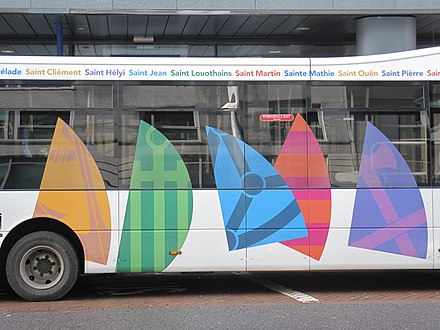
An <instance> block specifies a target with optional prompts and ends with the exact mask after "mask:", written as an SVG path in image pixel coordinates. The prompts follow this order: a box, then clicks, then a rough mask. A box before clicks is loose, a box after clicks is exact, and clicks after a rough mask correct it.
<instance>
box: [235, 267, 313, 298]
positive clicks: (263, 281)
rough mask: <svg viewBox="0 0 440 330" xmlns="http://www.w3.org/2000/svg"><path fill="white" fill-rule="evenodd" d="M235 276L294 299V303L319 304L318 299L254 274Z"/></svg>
mask: <svg viewBox="0 0 440 330" xmlns="http://www.w3.org/2000/svg"><path fill="white" fill-rule="evenodd" d="M235 274H237V275H239V276H242V277H244V278H246V279H248V280H250V281H252V282H254V283H257V284H259V285H262V286H264V287H266V288H268V289H270V290H272V291H275V292H279V293H281V294H283V295H285V296H287V297H290V298H292V299H295V300H296V301H299V302H302V303H311V302H319V299H316V298H314V297H312V296H310V295H308V294H306V293H303V292H299V291H296V290H292V289H289V288H286V287H285V286H282V285H280V284H277V283H274V282H272V281H269V280H266V279H265V278H263V277H261V276H258V275H256V274H251V273H235Z"/></svg>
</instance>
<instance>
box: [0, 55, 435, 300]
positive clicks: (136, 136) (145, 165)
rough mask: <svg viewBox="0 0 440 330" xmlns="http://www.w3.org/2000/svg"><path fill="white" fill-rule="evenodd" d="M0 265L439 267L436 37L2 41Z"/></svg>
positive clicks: (32, 274) (38, 281)
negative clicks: (150, 51) (233, 46)
mask: <svg viewBox="0 0 440 330" xmlns="http://www.w3.org/2000/svg"><path fill="white" fill-rule="evenodd" d="M0 78H1V81H0V270H1V273H2V276H5V277H6V278H7V280H8V282H9V284H10V286H11V287H12V288H13V290H14V291H15V292H16V293H17V294H18V295H19V296H21V297H22V298H24V299H27V300H32V301H41V300H54V299H59V298H61V297H62V296H64V295H65V294H66V293H67V292H68V291H69V290H70V289H71V288H72V286H73V285H74V283H75V281H76V279H77V277H78V276H79V275H81V274H90V273H110V272H121V273H122V272H187V271H188V272H195V271H197V272H198V271H200V272H202V271H303V270H343V269H436V268H440V252H439V248H440V229H439V228H440V203H436V202H435V201H436V200H440V189H437V186H439V184H440V131H439V129H440V49H439V48H430V49H423V50H415V51H409V52H403V53H395V54H387V55H375V56H366V57H345V58H88V57H13V56H12V57H11V56H1V57H0Z"/></svg>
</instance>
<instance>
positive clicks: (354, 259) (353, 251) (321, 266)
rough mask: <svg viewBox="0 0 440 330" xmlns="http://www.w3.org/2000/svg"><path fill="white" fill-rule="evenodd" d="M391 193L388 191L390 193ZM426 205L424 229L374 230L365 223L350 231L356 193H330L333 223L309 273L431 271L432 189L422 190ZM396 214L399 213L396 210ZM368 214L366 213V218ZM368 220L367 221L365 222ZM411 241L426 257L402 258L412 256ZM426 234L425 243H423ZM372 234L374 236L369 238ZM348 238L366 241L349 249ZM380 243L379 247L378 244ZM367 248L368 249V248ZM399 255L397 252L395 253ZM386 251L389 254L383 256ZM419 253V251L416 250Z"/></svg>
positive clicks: (336, 191) (379, 228)
mask: <svg viewBox="0 0 440 330" xmlns="http://www.w3.org/2000/svg"><path fill="white" fill-rule="evenodd" d="M390 190H391V189H390ZM421 195H422V198H423V202H424V205H425V213H426V219H427V228H426V227H424V226H423V225H422V226H420V227H418V228H411V227H410V226H406V225H404V226H395V227H393V226H392V225H391V226H388V227H385V226H384V227H377V226H375V225H373V224H370V225H369V224H368V223H366V224H365V225H363V226H362V227H357V228H352V216H353V208H354V203H355V196H356V190H355V189H349V190H348V189H347V190H333V191H332V200H333V208H332V221H331V228H330V232H329V237H328V241H327V245H326V248H325V249H324V254H323V256H322V258H321V260H320V261H319V262H317V261H315V260H311V264H310V268H311V269H312V270H327V269H328V270H333V269H334V270H337V269H430V268H432V267H433V254H432V246H433V217H432V211H431V209H432V198H431V197H432V191H431V189H423V190H421ZM396 211H397V212H398V213H399V210H398V209H397V210H396ZM369 212H371V211H370V210H368V209H366V210H365V214H366V215H368V214H369ZM367 219H368V218H367ZM410 231H411V234H410V236H412V237H419V238H420V239H419V240H418V241H415V240H413V242H412V244H413V245H418V246H419V247H420V246H424V249H426V255H424V256H423V257H414V256H409V255H403V254H404V253H407V254H411V253H412V251H411V246H412V244H409V241H408V237H405V235H406V234H409V233H410ZM425 233H427V239H426V240H425V239H424V237H425ZM371 234H373V235H371ZM350 235H353V236H356V237H365V240H364V241H363V243H362V244H360V243H359V244H358V245H364V247H357V246H355V245H356V243H352V244H351V245H352V246H350ZM399 237H402V239H403V240H404V243H403V246H399V245H398V244H401V242H400V243H398V242H396V238H397V239H398V238H399ZM380 240H381V242H382V243H381V244H379V243H378V242H379V241H380ZM368 245H369V247H367V246H368ZM399 248H400V249H401V250H402V251H397V250H398V249H399ZM385 250H389V251H388V252H385ZM419 250H420V248H419ZM391 251H393V252H391Z"/></svg>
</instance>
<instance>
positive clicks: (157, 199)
mask: <svg viewBox="0 0 440 330" xmlns="http://www.w3.org/2000/svg"><path fill="white" fill-rule="evenodd" d="M192 208H193V197H192V190H191V180H190V177H189V173H188V171H187V169H186V166H185V163H184V162H183V159H182V158H181V157H180V155H179V153H178V152H177V150H176V149H175V148H174V146H173V145H172V144H171V142H170V141H169V140H168V139H167V138H166V137H165V136H164V135H163V134H162V133H161V132H159V131H158V130H157V129H155V128H154V127H153V126H151V125H149V124H147V123H146V122H144V121H141V122H140V125H139V133H138V139H137V143H136V151H135V156H134V164H133V170H132V174H131V182H130V192H129V195H128V202H127V208H126V211H125V219H124V227H123V232H122V237H121V245H120V247H119V257H118V264H117V268H116V270H117V271H118V272H161V271H163V270H164V269H165V268H166V267H168V265H169V264H170V263H171V262H172V261H173V260H174V258H175V257H176V255H170V251H171V250H180V248H181V247H182V245H183V243H184V241H185V239H186V236H187V234H188V230H189V227H190V224H191V218H192Z"/></svg>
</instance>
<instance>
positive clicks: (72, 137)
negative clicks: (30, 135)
mask: <svg viewBox="0 0 440 330" xmlns="http://www.w3.org/2000/svg"><path fill="white" fill-rule="evenodd" d="M40 189H41V191H40V194H39V195H38V200H37V205H36V207H35V212H34V217H39V218H42V217H47V218H52V219H57V220H59V221H61V222H63V223H65V224H66V225H68V226H69V227H70V228H72V229H73V230H74V231H75V232H76V233H77V234H78V236H79V238H80V240H81V242H82V244H83V247H84V251H85V258H86V260H89V261H93V262H96V263H100V264H106V263H107V259H108V255H109V249H110V229H111V218H110V206H109V202H108V198H107V193H106V191H105V185H104V181H103V179H102V176H101V173H100V172H99V169H98V166H97V165H96V163H95V161H94V159H93V157H92V155H91V154H90V152H89V151H88V150H87V147H86V146H85V145H84V143H83V142H82V141H81V140H80V138H79V137H78V136H77V135H76V134H75V132H73V130H72V129H71V128H70V127H69V126H68V125H67V124H66V123H64V122H63V121H62V120H61V119H59V118H58V121H57V125H56V127H55V132H54V136H53V139H52V144H51V146H50V150H49V155H48V158H47V163H46V167H45V169H44V174H43V179H42V182H41V187H40ZM55 190H56V191H55Z"/></svg>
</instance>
